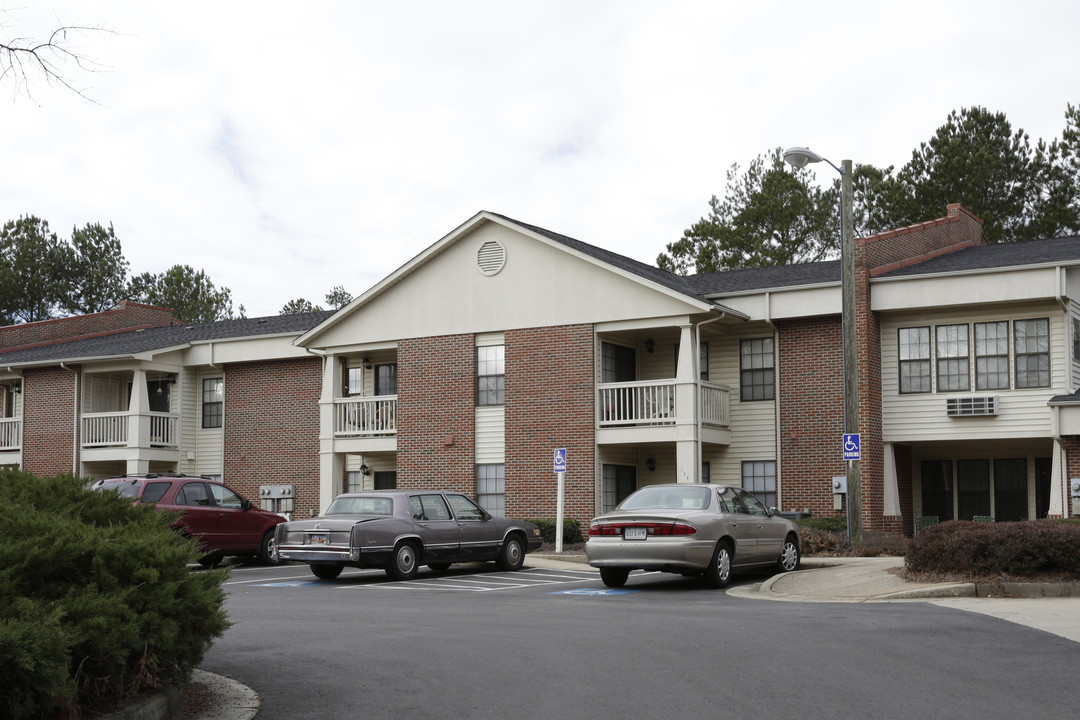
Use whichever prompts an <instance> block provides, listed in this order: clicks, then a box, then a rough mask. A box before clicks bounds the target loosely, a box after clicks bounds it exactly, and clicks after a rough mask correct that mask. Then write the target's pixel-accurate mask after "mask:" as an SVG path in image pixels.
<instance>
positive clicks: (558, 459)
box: [555, 448, 566, 553]
mask: <svg viewBox="0 0 1080 720" xmlns="http://www.w3.org/2000/svg"><path fill="white" fill-rule="evenodd" d="M555 474H556V476H557V477H558V478H559V482H558V487H557V490H556V502H555V552H556V553H561V552H562V543H563V497H564V496H565V495H566V478H565V476H566V448H557V449H556V450H555Z"/></svg>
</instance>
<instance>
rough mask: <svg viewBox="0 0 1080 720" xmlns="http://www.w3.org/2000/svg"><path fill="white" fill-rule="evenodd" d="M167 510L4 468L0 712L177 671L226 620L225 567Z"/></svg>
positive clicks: (63, 479)
mask: <svg viewBox="0 0 1080 720" xmlns="http://www.w3.org/2000/svg"><path fill="white" fill-rule="evenodd" d="M171 519H172V516H171V515H170V514H169V513H165V512H161V511H158V510H156V509H154V508H153V507H143V506H134V505H132V504H131V502H130V501H129V500H126V499H124V498H121V497H119V496H117V495H116V494H115V493H98V492H92V491H88V490H86V489H84V483H83V481H82V480H79V479H78V478H75V477H72V476H59V477H55V478H49V479H39V478H36V477H34V476H33V475H30V474H28V473H22V472H15V471H4V472H0V677H3V678H4V681H3V683H0V717H4V718H30V717H33V718H40V717H53V716H57V715H69V716H76V717H77V716H78V715H79V714H80V713H81V711H82V710H83V709H89V710H94V709H108V708H113V707H116V706H119V705H122V704H123V703H124V702H125V701H126V700H127V699H129V698H131V697H133V696H135V695H137V694H139V693H140V692H145V691H148V690H153V689H156V688H159V687H162V686H164V685H166V684H169V683H177V682H183V681H184V680H186V678H187V677H188V676H189V674H190V672H191V670H192V669H193V668H195V667H196V666H197V665H198V663H199V662H200V661H201V660H202V657H203V655H204V653H205V652H206V650H207V649H208V648H209V647H210V644H211V642H212V640H213V638H216V637H219V636H220V635H221V634H222V633H223V632H224V631H225V629H226V628H227V627H228V621H227V620H226V618H225V613H224V610H223V603H224V593H223V591H222V589H221V584H222V582H223V581H224V579H225V577H226V573H225V572H224V571H211V572H199V573H192V572H190V571H189V570H188V568H187V564H188V563H189V562H192V561H194V559H195V558H196V557H197V556H198V548H197V547H196V546H195V545H194V543H192V542H191V541H189V540H187V539H185V538H183V537H181V536H180V535H179V534H177V533H176V532H175V531H173V530H172V529H170V528H169V526H168V525H169V522H170V521H171Z"/></svg>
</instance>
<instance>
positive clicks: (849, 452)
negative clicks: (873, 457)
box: [844, 433, 862, 460]
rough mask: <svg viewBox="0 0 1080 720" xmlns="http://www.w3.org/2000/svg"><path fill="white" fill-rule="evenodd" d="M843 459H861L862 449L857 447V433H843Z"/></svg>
mask: <svg viewBox="0 0 1080 720" xmlns="http://www.w3.org/2000/svg"><path fill="white" fill-rule="evenodd" d="M844 459H845V460H861V459H862V449H861V448H860V447H859V433H845V434H844Z"/></svg>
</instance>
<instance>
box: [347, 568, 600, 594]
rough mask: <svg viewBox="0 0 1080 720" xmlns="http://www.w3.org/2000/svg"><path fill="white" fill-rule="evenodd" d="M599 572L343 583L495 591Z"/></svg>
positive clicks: (563, 582) (581, 578) (565, 582)
mask: <svg viewBox="0 0 1080 720" xmlns="http://www.w3.org/2000/svg"><path fill="white" fill-rule="evenodd" d="M596 578H597V574H596V573H589V572H581V573H580V574H579V573H577V572H576V571H575V572H572V573H570V574H566V573H563V572H545V571H543V570H540V571H526V572H515V573H498V574H494V573H491V574H483V575H471V576H461V575H457V576H453V577H419V578H415V579H413V580H405V581H400V582H385V583H377V584H371V585H341V586H339V588H340V589H342V590H356V589H362V588H372V589H381V590H410V589H411V590H459V591H465V592H493V591H498V590H517V589H521V588H534V587H539V586H543V585H568V584H571V583H579V582H591V581H594V580H596Z"/></svg>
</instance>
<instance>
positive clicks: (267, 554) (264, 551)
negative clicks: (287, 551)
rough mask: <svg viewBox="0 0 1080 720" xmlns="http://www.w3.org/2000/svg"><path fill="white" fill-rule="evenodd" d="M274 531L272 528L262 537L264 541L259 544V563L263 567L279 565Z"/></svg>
mask: <svg viewBox="0 0 1080 720" xmlns="http://www.w3.org/2000/svg"><path fill="white" fill-rule="evenodd" d="M274 530H275V528H270V529H269V530H267V531H266V533H265V534H264V535H263V536H262V540H261V541H260V542H259V562H260V563H261V564H263V565H277V564H278V563H279V562H281V561H280V560H278V554H277V544H276V543H275V542H274Z"/></svg>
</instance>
